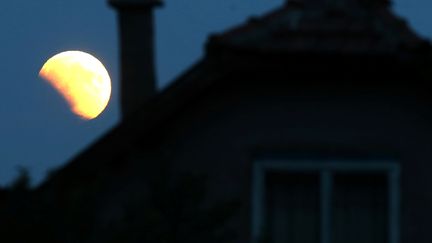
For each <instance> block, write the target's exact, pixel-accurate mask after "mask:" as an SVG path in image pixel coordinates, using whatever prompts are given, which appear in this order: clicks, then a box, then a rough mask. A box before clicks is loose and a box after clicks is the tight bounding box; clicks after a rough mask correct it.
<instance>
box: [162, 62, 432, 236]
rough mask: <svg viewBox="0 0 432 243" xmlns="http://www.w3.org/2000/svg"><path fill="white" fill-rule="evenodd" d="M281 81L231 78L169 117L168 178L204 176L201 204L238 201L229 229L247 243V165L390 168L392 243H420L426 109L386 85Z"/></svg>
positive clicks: (430, 212) (426, 196)
mask: <svg viewBox="0 0 432 243" xmlns="http://www.w3.org/2000/svg"><path fill="white" fill-rule="evenodd" d="M280 72H281V73H283V72H284V71H283V70H280ZM263 73H264V74H263ZM284 77H286V74H285V75H283V76H282V75H280V73H278V72H277V71H275V72H274V73H273V74H272V73H271V72H263V70H259V72H252V71H250V72H248V73H240V74H238V75H237V76H231V78H227V79H225V80H223V81H221V82H220V83H221V84H220V85H216V86H214V87H213V88H212V89H210V90H208V91H207V92H206V93H204V94H200V96H199V97H196V99H195V100H192V101H191V102H190V104H189V105H188V106H187V107H185V108H184V109H183V110H181V111H179V113H178V114H177V115H176V118H175V122H172V123H170V124H168V125H167V126H166V127H165V128H164V133H163V134H164V135H163V136H164V137H163V143H162V145H161V149H162V150H163V151H164V152H165V153H166V154H169V158H170V159H171V160H172V161H173V162H174V163H173V164H174V165H175V166H176V168H175V171H182V170H183V171H190V170H193V171H195V172H197V173H203V174H207V175H208V176H209V181H208V183H209V200H210V201H213V200H215V201H218V200H222V199H225V200H228V199H236V200H239V201H241V202H242V207H241V210H240V211H239V214H238V217H237V218H236V219H235V220H233V222H232V223H233V225H235V227H236V228H237V229H238V233H239V235H240V241H239V242H249V239H248V237H249V234H250V232H249V229H250V222H249V221H250V204H249V203H250V190H251V184H250V181H251V163H252V161H254V160H255V159H258V158H262V157H267V156H278V157H279V158H280V157H286V158H287V159H290V158H296V157H301V158H313V159H328V158H340V159H343V158H345V159H350V160H356V159H377V158H378V159H380V158H383V159H388V158H391V159H395V160H396V161H398V162H400V165H401V196H402V198H401V237H402V239H401V242H430V240H429V238H430V237H429V223H428V220H429V218H431V217H432V209H431V207H430V205H432V193H431V192H430V191H429V189H428V188H429V187H430V185H432V178H431V177H430V176H429V173H430V171H431V169H432V165H431V164H430V162H429V161H431V160H432V154H431V153H430V147H429V146H430V137H431V135H432V123H431V121H432V120H431V115H430V114H429V113H430V108H429V107H430V106H429V103H428V101H427V100H425V99H423V98H422V97H423V96H421V95H416V94H415V92H414V91H413V90H415V88H412V89H411V88H408V86H397V85H396V83H395V85H394V86H392V85H391V82H387V84H390V85H376V86H375V87H374V86H373V85H372V86H370V83H369V84H368V85H364V84H362V83H361V80H357V81H356V82H357V83H356V84H353V83H354V82H352V80H354V79H356V77H354V76H352V77H350V76H349V75H346V76H344V77H343V78H345V80H342V82H338V83H336V84H334V82H332V81H333V80H332V79H331V77H330V76H327V77H322V80H320V78H319V75H317V76H316V78H317V80H315V81H314V82H313V83H311V84H310V85H302V84H301V83H300V84H298V83H297V84H295V83H294V82H295V78H301V77H299V76H296V75H293V78H294V80H291V79H289V78H284ZM338 78H341V77H338ZM375 78H377V77H375ZM389 78H392V77H389ZM393 78H395V77H393ZM239 79H241V80H239ZM344 81H345V82H344ZM376 81H377V83H378V82H379V81H380V80H379V79H377V80H376ZM368 82H369V81H368ZM395 82H396V81H395ZM326 83H328V84H326ZM365 83H366V82H365Z"/></svg>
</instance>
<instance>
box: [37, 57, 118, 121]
mask: <svg viewBox="0 0 432 243" xmlns="http://www.w3.org/2000/svg"><path fill="white" fill-rule="evenodd" d="M39 76H40V77H42V78H43V79H45V80H47V81H48V83H49V84H50V85H51V86H52V87H54V89H55V90H57V91H58V92H59V93H60V94H61V95H62V96H63V98H64V99H65V100H66V102H67V103H68V105H69V107H70V109H71V110H72V112H73V113H75V114H76V115H78V116H79V117H81V118H82V119H85V120H90V119H93V118H96V117H97V116H98V115H99V114H100V113H102V111H103V110H104V109H105V107H106V106H107V104H108V101H109V99H110V96H111V79H110V76H109V74H108V71H107V70H106V69H105V67H104V65H103V64H102V63H101V62H100V61H99V60H98V59H97V58H95V57H93V56H92V55H90V54H88V53H85V52H82V51H65V52H61V53H59V54H57V55H55V56H53V57H51V58H50V59H48V61H46V63H45V64H44V65H43V66H42V69H41V70H40V72H39Z"/></svg>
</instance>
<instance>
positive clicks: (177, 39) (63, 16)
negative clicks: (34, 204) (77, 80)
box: [0, 0, 432, 185]
mask: <svg viewBox="0 0 432 243" xmlns="http://www.w3.org/2000/svg"><path fill="white" fill-rule="evenodd" d="M283 2H284V0H223V1H215V0H172V1H169V2H168V1H166V4H165V7H164V8H162V9H160V10H158V11H157V14H156V21H157V60H156V62H157V72H158V77H159V86H160V87H161V88H163V87H165V86H166V85H167V84H169V82H170V81H171V80H173V79H174V78H175V77H176V76H177V75H179V74H180V73H181V72H183V71H184V70H185V69H187V68H188V67H189V66H190V65H191V64H192V63H194V62H195V61H197V60H198V59H199V58H200V57H201V56H202V50H203V44H204V42H205V40H206V37H207V36H208V35H209V34H210V33H214V32H219V31H222V30H224V29H226V28H227V27H230V26H232V25H235V24H239V23H241V22H243V21H244V20H245V19H247V17H248V16H250V15H259V14H262V13H264V12H266V11H268V10H269V9H272V8H275V7H277V6H278V5H280V4H282V3H283ZM394 8H395V11H396V12H397V13H398V14H399V15H401V16H404V17H406V18H407V19H408V21H409V23H410V24H411V26H412V27H413V28H414V29H415V30H416V31H417V32H418V33H420V34H421V35H422V36H424V37H427V38H430V37H432V17H430V10H431V9H432V1H430V0H397V1H395V4H394ZM0 28H1V38H0V53H1V56H2V61H1V65H0V70H1V72H0V73H1V74H2V75H1V78H0V117H1V122H0V124H1V125H0V185H6V184H8V183H10V182H11V180H12V179H13V178H14V177H16V175H17V172H18V170H17V168H18V167H19V166H23V167H25V168H27V169H29V171H30V172H31V176H32V178H33V181H34V183H39V182H40V181H41V180H42V179H43V178H44V176H45V175H46V173H47V172H48V171H49V170H52V169H55V168H57V167H59V166H61V165H64V163H66V162H67V161H68V160H70V159H71V158H72V157H73V156H74V155H75V154H77V153H79V152H80V151H81V150H82V149H84V148H85V147H86V146H88V145H89V144H91V143H92V142H93V141H95V140H96V139H97V138H99V137H100V136H101V135H103V134H104V133H105V132H107V131H108V130H109V129H110V128H111V127H113V126H114V125H115V124H116V123H117V122H118V121H119V104H118V74H119V73H118V60H117V57H118V48H117V27H116V19H115V12H114V11H113V10H112V9H110V8H109V7H108V6H107V4H106V1H105V0H91V1H89V0H74V1H72V0H69V1H66V0H44V1H27V0H14V1H4V2H2V4H1V8H0ZM65 50H82V51H87V52H89V53H91V54H93V55H95V56H96V57H98V58H99V59H100V60H101V61H102V62H103V63H104V64H105V66H106V68H107V69H108V71H109V73H110V75H111V78H112V80H113V93H112V97H111V101H110V104H109V105H108V107H107V109H106V110H105V112H104V113H102V115H101V116H100V117H99V118H97V119H95V120H91V121H83V120H80V119H79V118H77V117H76V116H75V115H73V114H72V113H71V112H70V111H69V109H68V107H67V105H66V103H65V102H64V101H63V100H62V98H61V97H60V96H59V95H58V94H57V93H55V91H54V90H53V89H52V88H51V87H50V86H48V85H47V83H45V82H44V81H43V80H41V79H40V78H38V76H37V74H38V72H39V69H40V68H41V66H42V65H43V63H44V62H45V61H46V59H48V58H49V57H50V56H52V55H54V54H56V53H58V52H61V51H65ZM431 68H432V67H431ZM431 82H432V80H431Z"/></svg>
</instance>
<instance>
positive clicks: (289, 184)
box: [266, 172, 320, 243]
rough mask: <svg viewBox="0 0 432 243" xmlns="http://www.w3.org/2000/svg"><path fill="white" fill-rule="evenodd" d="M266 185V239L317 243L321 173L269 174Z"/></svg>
mask: <svg viewBox="0 0 432 243" xmlns="http://www.w3.org/2000/svg"><path fill="white" fill-rule="evenodd" d="M266 185H267V188H266V192H267V194H266V203H267V226H268V228H267V229H266V231H267V234H268V236H267V237H266V238H269V240H270V242H272V243H318V242H319V215H320V214H319V176H318V173H317V174H290V173H283V172H280V173H276V172H275V173H268V174H267V182H266Z"/></svg>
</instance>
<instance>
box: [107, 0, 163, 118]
mask: <svg viewBox="0 0 432 243" xmlns="http://www.w3.org/2000/svg"><path fill="white" fill-rule="evenodd" d="M109 4H110V5H111V6H112V7H113V8H115V9H116V10H117V15H118V17H117V18H118V25H119V32H120V36H119V42H120V73H121V74H120V82H121V83H120V102H121V104H120V105H121V115H122V119H124V118H125V117H128V116H129V115H130V114H132V113H134V112H135V111H136V110H138V108H139V107H140V105H141V104H143V103H144V102H145V101H146V100H147V99H149V98H150V97H152V96H153V95H154V94H155V93H156V74H155V64H154V23H153V22H154V21H153V9H154V8H155V7H156V6H160V5H161V4H162V2H161V0H109Z"/></svg>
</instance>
